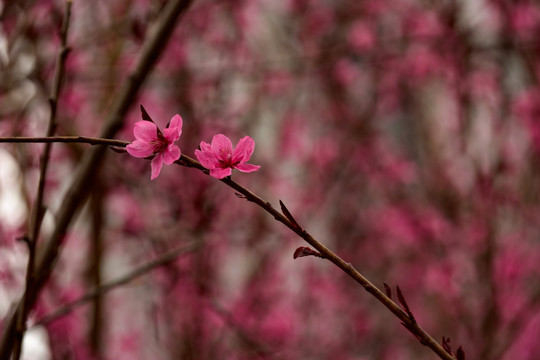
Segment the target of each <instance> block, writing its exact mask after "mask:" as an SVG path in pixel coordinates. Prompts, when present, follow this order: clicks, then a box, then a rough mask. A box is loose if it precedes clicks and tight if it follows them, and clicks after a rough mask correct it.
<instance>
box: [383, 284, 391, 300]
mask: <svg viewBox="0 0 540 360" xmlns="http://www.w3.org/2000/svg"><path fill="white" fill-rule="evenodd" d="M383 285H384V291H385V292H386V296H388V297H389V298H390V299H392V289H391V288H390V286H388V284H387V283H385V282H383Z"/></svg>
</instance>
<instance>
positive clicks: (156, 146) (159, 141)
mask: <svg viewBox="0 0 540 360" xmlns="http://www.w3.org/2000/svg"><path fill="white" fill-rule="evenodd" d="M150 144H151V145H152V151H153V152H154V154H157V153H160V152H163V151H165V149H167V146H169V143H168V142H167V139H165V137H164V136H163V134H161V132H158V133H157V137H156V139H155V140H153V141H151V142H150Z"/></svg>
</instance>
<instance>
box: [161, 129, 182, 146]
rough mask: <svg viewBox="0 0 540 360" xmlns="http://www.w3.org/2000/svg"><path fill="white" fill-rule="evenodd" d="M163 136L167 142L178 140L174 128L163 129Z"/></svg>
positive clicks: (176, 131)
mask: <svg viewBox="0 0 540 360" xmlns="http://www.w3.org/2000/svg"><path fill="white" fill-rule="evenodd" d="M163 137H164V138H165V139H167V142H168V143H173V142H175V141H176V140H178V138H179V137H180V135H179V134H178V130H177V129H176V128H167V129H164V130H163Z"/></svg>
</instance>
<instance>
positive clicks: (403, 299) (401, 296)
mask: <svg viewBox="0 0 540 360" xmlns="http://www.w3.org/2000/svg"><path fill="white" fill-rule="evenodd" d="M396 288H397V296H398V300H399V302H400V304H401V305H402V306H403V308H404V309H405V311H406V312H407V315H409V318H410V319H411V321H413V322H416V319H415V318H414V315H413V314H412V312H411V309H409V305H407V302H406V301H405V297H404V296H403V293H402V292H401V289H400V288H399V286H396Z"/></svg>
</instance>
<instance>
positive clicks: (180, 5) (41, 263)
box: [0, 0, 192, 360]
mask: <svg viewBox="0 0 540 360" xmlns="http://www.w3.org/2000/svg"><path fill="white" fill-rule="evenodd" d="M191 3H192V0H170V1H168V2H167V4H166V5H165V8H164V9H163V11H162V13H161V15H160V17H159V18H158V19H157V21H156V23H155V24H154V26H152V27H151V28H150V29H151V30H150V31H149V32H150V33H149V34H148V35H147V37H146V39H147V41H145V43H144V44H143V47H142V50H141V55H140V56H139V58H138V60H137V65H136V66H135V69H134V71H133V72H132V74H131V75H130V76H129V77H128V79H127V80H126V82H125V83H124V85H123V87H122V88H121V89H120V91H119V93H118V95H117V96H116V98H115V100H114V101H113V105H112V107H111V111H110V112H109V114H108V116H107V117H106V119H105V124H104V127H103V130H102V131H101V134H100V137H101V138H111V137H113V136H114V135H115V134H116V132H117V131H118V130H119V129H120V128H121V127H122V125H123V121H124V116H125V114H126V113H127V111H128V109H129V107H130V105H131V104H132V103H133V100H134V99H135V97H136V95H137V93H138V91H139V89H140V88H141V86H142V84H143V82H144V81H145V79H146V77H147V76H148V74H149V73H150V71H151V70H152V68H153V66H154V65H155V63H156V62H157V60H158V58H159V56H160V55H161V53H162V52H163V49H164V48H165V45H166V43H167V41H168V40H169V38H170V36H171V34H172V31H173V30H174V26H175V23H176V20H177V19H178V18H179V16H180V15H181V14H182V13H185V11H186V10H187V9H188V7H189V6H190V5H191ZM105 149H106V147H105V146H103V145H101V146H97V147H95V148H93V149H92V150H91V151H89V152H88V153H87V154H86V156H85V157H84V158H83V160H82V162H81V164H80V166H79V168H78V170H77V171H76V173H75V177H74V179H73V182H72V184H71V186H70V187H69V189H68V191H67V193H66V195H65V197H64V199H63V200H62V201H61V204H62V205H61V207H60V209H59V211H58V216H57V223H56V227H55V229H54V231H53V233H52V235H51V236H50V238H49V240H48V242H47V243H46V244H43V245H41V246H39V248H38V251H37V253H36V262H35V266H34V271H33V272H32V274H31V275H30V276H34V281H33V284H32V285H33V286H32V287H31V288H29V289H28V291H27V292H25V294H26V295H25V300H24V302H23V301H20V302H19V303H18V305H17V306H16V308H17V310H16V311H15V313H14V315H13V316H10V317H8V318H6V319H4V322H3V323H4V329H3V334H2V339H1V341H0V360H8V359H9V358H10V355H11V353H12V350H13V345H14V339H15V334H16V332H17V331H16V319H17V318H18V316H20V315H19V314H20V313H21V312H24V311H23V310H24V309H23V308H27V309H30V308H32V306H33V305H34V303H35V301H36V299H37V297H38V294H39V292H40V291H41V289H42V288H43V285H44V284H45V282H46V281H47V279H48V278H49V275H50V274H51V272H52V269H53V267H54V264H55V260H56V258H57V255H58V251H59V248H60V246H61V245H62V241H63V239H64V237H65V234H66V231H67V229H68V227H69V225H70V224H71V221H72V220H73V217H74V216H75V214H76V213H77V212H78V210H79V209H80V208H81V207H82V205H83V204H84V203H85V201H86V199H87V197H88V192H89V189H90V188H91V186H90V185H91V184H92V181H93V180H94V177H95V175H96V174H97V172H98V171H99V165H100V163H101V162H102V161H103V159H104V157H105Z"/></svg>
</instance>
